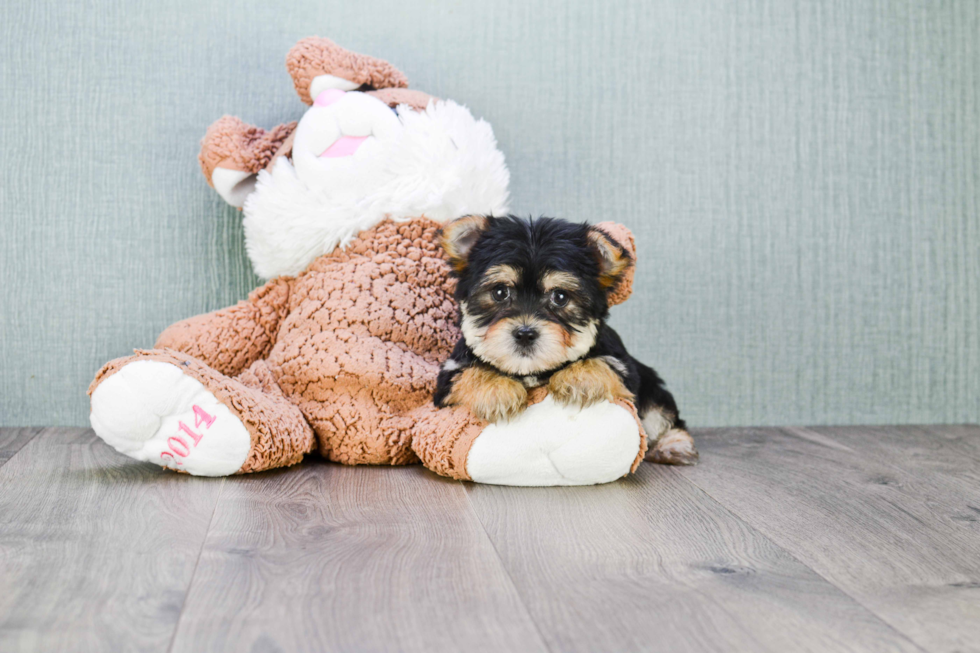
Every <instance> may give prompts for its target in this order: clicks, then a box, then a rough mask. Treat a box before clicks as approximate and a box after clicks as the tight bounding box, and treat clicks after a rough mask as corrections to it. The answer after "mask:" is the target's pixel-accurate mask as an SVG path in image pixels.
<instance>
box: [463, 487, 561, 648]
mask: <svg viewBox="0 0 980 653" xmlns="http://www.w3.org/2000/svg"><path fill="white" fill-rule="evenodd" d="M459 484H460V485H461V486H462V487H463V492H464V493H465V494H466V505H467V506H469V509H470V513H471V514H472V515H473V518H474V519H476V522H477V523H478V524H479V525H480V530H481V531H482V532H483V537H485V538H486V539H487V542H489V543H490V547H491V548H492V549H493V554H494V555H495V556H497V562H499V563H500V568H501V569H503V570H504V574H506V576H507V582H508V583H510V586H511V587H512V588H514V595H515V596H516V597H517V600H518V601H520V602H521V607H522V608H524V612H525V613H526V614H527V618H528V620H530V622H531V624H532V625H533V626H534V632H536V633H537V634H538V639H539V640H541V645H542V646H543V647H544V648H545V649H547V650H549V651H551V650H553V649H552V648H551V647H550V646H548V640H547V639H545V636H544V634H543V633H542V632H541V626H539V625H538V621H537V619H535V618H534V613H533V612H531V609H530V607H528V605H527V602H526V601H525V600H524V597H523V596H522V595H521V591H520V589H519V588H518V587H517V585H516V584H515V583H514V577H513V576H511V575H510V569H508V568H507V563H506V562H504V559H503V558H502V557H501V555H500V551H498V550H497V545H496V544H495V543H494V541H493V538H492V537H490V533H488V532H487V525H486V524H484V523H483V520H482V519H480V513H479V511H478V510H477V509H476V506H474V505H473V500H472V498H471V497H470V493H469V490H468V489H467V488H466V485H467V481H459Z"/></svg>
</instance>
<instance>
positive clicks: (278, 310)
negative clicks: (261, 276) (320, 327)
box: [155, 277, 293, 376]
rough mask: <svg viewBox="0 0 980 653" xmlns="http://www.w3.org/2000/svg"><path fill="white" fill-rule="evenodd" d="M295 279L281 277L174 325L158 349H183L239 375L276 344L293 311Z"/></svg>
mask: <svg viewBox="0 0 980 653" xmlns="http://www.w3.org/2000/svg"><path fill="white" fill-rule="evenodd" d="M292 282H293V279H292V278H291V277H278V278H276V279H273V280H272V281H270V282H269V283H267V284H265V285H264V286H262V287H261V288H258V289H256V290H254V291H252V293H251V294H250V295H249V296H248V299H246V300H243V301H240V302H238V304H236V305H235V306H230V307H228V308H223V309H221V310H217V311H214V312H211V313H206V314H204V315H198V316H195V317H192V318H189V319H186V320H182V321H180V322H177V323H176V324H172V325H170V326H169V327H167V328H166V329H165V330H164V331H163V333H161V334H160V337H159V338H157V342H156V345H155V348H156V349H174V350H177V351H180V352H183V353H185V354H188V355H190V356H193V357H194V358H196V359H198V360H200V361H202V362H203V363H205V364H206V365H208V366H210V367H211V368H213V369H215V370H217V371H218V372H221V373H222V374H226V375H228V376H236V375H238V374H239V373H240V372H241V371H242V370H244V369H246V368H247V367H249V366H250V365H251V364H252V363H254V362H255V361H256V360H259V359H260V358H264V357H265V356H266V355H268V353H269V350H270V349H272V346H273V345H274V344H275V343H276V337H277V335H278V333H279V326H280V324H281V323H282V320H283V319H284V318H285V317H286V315H287V313H288V312H289V292H290V289H291V286H292Z"/></svg>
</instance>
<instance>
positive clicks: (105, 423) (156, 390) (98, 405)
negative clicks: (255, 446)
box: [90, 360, 252, 476]
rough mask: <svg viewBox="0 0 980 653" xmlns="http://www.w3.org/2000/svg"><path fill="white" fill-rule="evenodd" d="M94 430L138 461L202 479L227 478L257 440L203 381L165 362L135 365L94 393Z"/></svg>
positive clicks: (123, 369)
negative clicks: (208, 477)
mask: <svg viewBox="0 0 980 653" xmlns="http://www.w3.org/2000/svg"><path fill="white" fill-rule="evenodd" d="M90 420H91V423H92V428H93V429H94V430H95V432H96V434H97V435H98V436H99V437H101V438H102V439H103V440H105V441H106V443H108V444H109V445H110V446H112V447H113V448H114V449H116V450H117V451H119V452H120V453H123V454H126V455H127V456H129V457H131V458H135V459H136V460H143V461H146V462H153V463H156V464H158V465H162V466H164V467H168V468H170V469H175V470H180V471H184V472H187V473H189V474H194V475H197V476H227V475H228V474H234V473H235V472H237V471H238V470H239V469H241V467H242V465H243V464H244V463H245V458H246V456H248V453H249V449H250V448H251V441H252V439H251V436H250V435H249V432H248V430H246V428H245V426H244V425H243V424H242V422H241V420H239V419H238V416H237V415H235V414H234V413H232V412H231V411H230V410H229V409H228V408H227V407H226V406H225V405H224V404H222V403H221V402H220V401H218V400H217V399H216V398H215V396H214V395H213V394H211V392H209V391H208V389H207V388H205V387H204V385H202V384H201V383H200V382H199V381H197V380H196V379H194V378H191V377H190V376H187V375H186V374H184V373H183V372H182V371H181V370H180V368H178V367H177V366H175V365H171V364H170V363H165V362H161V361H147V360H142V361H134V362H132V363H129V364H128V365H126V366H125V367H123V368H122V369H120V370H119V371H118V372H116V373H115V374H113V375H112V376H109V377H108V378H106V379H105V380H104V381H102V382H101V383H100V384H99V385H98V387H96V388H95V391H94V392H93V393H92V413H91V415H90Z"/></svg>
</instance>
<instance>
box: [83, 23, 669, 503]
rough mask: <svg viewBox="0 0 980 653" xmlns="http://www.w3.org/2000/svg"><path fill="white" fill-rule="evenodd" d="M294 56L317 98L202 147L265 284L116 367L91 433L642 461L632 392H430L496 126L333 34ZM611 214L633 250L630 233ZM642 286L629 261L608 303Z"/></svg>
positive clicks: (215, 447)
mask: <svg viewBox="0 0 980 653" xmlns="http://www.w3.org/2000/svg"><path fill="white" fill-rule="evenodd" d="M286 65H287V69H288V71H289V73H290V75H291V76H292V79H293V82H294V84H295V87H296V91H297V93H298V95H299V97H300V99H301V100H302V101H303V102H305V103H306V104H308V105H310V108H309V109H308V110H307V112H306V113H305V115H304V116H303V117H302V119H301V120H300V121H299V122H298V123H289V124H284V125H280V126H278V127H275V128H273V129H270V130H268V131H266V130H263V129H260V128H258V127H254V126H250V125H247V124H245V123H243V122H242V121H240V120H238V119H237V118H233V117H227V116H226V117H224V118H222V119H220V120H219V121H217V122H216V123H214V124H213V125H212V126H211V127H210V128H209V129H208V131H207V134H206V136H205V137H204V140H203V142H202V149H201V155H200V161H201V166H202V169H203V171H204V175H205V177H206V178H207V180H208V182H209V183H210V184H211V185H212V186H213V187H214V188H215V190H216V191H217V192H218V193H219V194H220V195H221V197H223V198H224V199H225V200H226V201H228V202H229V203H230V204H232V205H234V206H239V207H241V208H242V209H243V214H244V227H245V234H246V246H247V251H248V254H249V258H250V259H251V261H252V264H253V266H254V268H255V270H256V272H257V273H258V274H259V275H260V276H262V277H264V278H267V279H270V281H268V283H266V284H265V285H264V286H262V287H260V288H258V289H256V290H255V291H253V292H252V293H251V294H250V295H249V297H248V299H247V300H245V301H242V302H239V303H238V304H237V305H235V306H232V307H230V308H226V309H222V310H219V311H215V312H213V313H208V314H206V315H200V316H197V317H193V318H190V319H188V320H184V321H182V322H178V323H177V324H174V325H172V326H170V327H169V328H167V329H166V330H165V331H164V332H163V333H162V334H161V335H160V337H159V339H158V340H157V342H156V345H155V346H154V348H153V349H151V350H137V351H136V352H135V353H134V355H132V356H128V357H125V358H120V359H117V360H114V361H111V362H110V363H108V364H106V365H105V366H104V367H103V368H102V369H101V370H100V371H99V372H98V374H97V375H96V378H95V380H94V381H93V382H92V385H91V386H90V388H89V394H90V395H91V404H92V410H91V423H92V427H93V428H94V429H95V432H96V433H97V434H98V435H99V436H100V437H101V438H102V439H104V440H105V441H106V442H107V443H108V444H110V445H111V446H113V447H114V448H116V449H117V450H118V451H120V452H122V453H124V454H126V455H128V456H130V457H132V458H135V459H137V460H142V461H150V462H153V463H156V464H158V465H162V466H164V467H167V468H170V469H174V470H179V471H183V472H187V473H190V474H197V475H205V476H222V475H229V474H236V473H246V472H257V471H262V470H267V469H272V468H275V467H283V466H287V465H292V464H295V463H297V462H299V461H300V460H302V459H303V457H304V456H306V455H307V454H310V453H312V452H318V453H319V454H320V455H321V456H323V457H325V458H327V459H329V460H332V461H336V462H339V463H345V464H351V465H357V464H375V465H402V464H410V463H417V462H421V463H422V464H424V465H425V466H426V467H428V468H429V469H430V470H432V471H434V472H436V473H437V474H441V475H444V476H448V477H452V478H456V479H465V480H472V481H477V482H483V483H496V484H505V485H583V484H595V483H605V482H609V481H612V480H615V479H617V478H620V477H622V476H624V475H625V474H628V473H629V472H630V471H631V470H635V468H636V466H637V465H638V464H639V463H640V461H641V460H642V459H643V456H644V453H645V451H646V448H647V435H646V434H645V433H644V431H643V427H642V425H641V424H640V423H639V421H638V420H637V418H636V411H635V410H634V408H633V406H632V405H631V404H630V403H629V402H626V401H618V402H616V403H610V402H603V403H600V404H596V405H593V406H591V407H589V408H586V409H584V410H579V409H578V408H572V407H566V406H563V405H560V404H557V403H555V402H554V401H552V399H551V398H550V397H548V396H547V391H546V389H544V388H540V389H538V390H536V391H534V392H532V393H530V396H529V408H528V409H527V410H526V411H524V412H523V413H522V414H521V415H520V416H519V417H517V418H515V419H513V420H511V421H509V422H499V423H495V424H487V423H486V422H482V421H480V420H478V419H477V418H475V417H474V416H473V415H471V414H470V413H469V412H468V411H467V410H466V409H465V408H461V407H456V408H445V409H437V408H435V406H434V405H433V402H432V393H433V391H434V389H435V380H436V375H437V374H438V371H439V366H440V364H441V363H442V361H444V360H445V359H446V358H447V356H448V355H449V352H450V350H451V349H452V346H453V344H454V343H455V341H456V339H457V337H458V329H457V326H456V319H457V315H456V307H455V306H454V304H453V301H452V289H453V286H452V284H453V281H452V280H451V279H450V278H449V274H448V272H449V268H448V265H447V263H446V261H445V257H444V254H443V252H442V251H441V250H440V247H439V245H438V238H437V232H438V230H439V228H440V225H441V224H442V223H444V222H446V221H448V220H451V219H453V218H456V217H459V216H462V215H466V214H484V215H485V214H498V215H499V214H502V213H505V212H506V211H507V197H508V190H507V185H508V182H509V175H508V172H507V168H506V166H505V164H504V157H503V155H502V154H501V153H500V151H499V150H498V149H497V146H496V141H495V139H494V136H493V131H492V129H491V128H490V125H489V124H487V123H486V122H484V121H482V120H477V119H475V118H473V116H472V115H471V114H470V112H469V111H468V110H467V109H466V108H465V107H463V106H461V105H459V104H456V103H455V102H452V101H451V100H439V99H437V98H434V97H431V96H429V95H426V94H424V93H421V92H419V91H414V90H409V89H408V82H407V80H406V78H405V76H404V75H403V74H402V73H401V72H399V71H398V70H397V69H395V68H394V67H393V66H391V65H390V64H388V63H387V62H384V61H381V60H378V59H374V58H371V57H367V56H363V55H358V54H355V53H352V52H349V51H347V50H345V49H343V48H341V47H339V46H337V45H336V44H334V43H333V42H331V41H329V40H327V39H322V38H309V39H304V40H302V41H300V42H299V43H297V44H296V46H294V47H293V48H292V50H290V52H289V55H288V57H287V59H286ZM602 226H603V228H604V229H605V230H606V231H607V233H609V234H610V235H612V236H613V237H615V238H616V239H617V240H619V242H620V243H622V244H623V245H625V246H626V247H627V248H628V249H630V253H631V254H632V253H634V252H633V240H632V236H631V234H630V233H629V231H628V230H627V229H626V228H625V227H622V226H619V225H615V224H612V223H605V224H603V225H602ZM634 260H635V259H634ZM631 285H632V274H627V275H626V277H625V278H624V280H623V281H622V282H621V283H620V286H619V287H617V288H616V289H615V290H614V292H613V294H612V297H611V300H612V301H611V302H610V303H611V304H614V303H619V302H621V301H624V300H625V299H626V298H627V297H628V296H629V293H630V289H631ZM652 435H654V436H658V435H660V434H652Z"/></svg>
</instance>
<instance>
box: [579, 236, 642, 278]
mask: <svg viewBox="0 0 980 653" xmlns="http://www.w3.org/2000/svg"><path fill="white" fill-rule="evenodd" d="M588 238H589V247H591V248H592V253H593V254H594V255H595V258H596V261H597V262H598V263H599V283H600V284H602V287H603V288H605V289H607V290H609V289H611V288H614V287H615V286H616V284H617V283H618V282H619V280H620V278H622V276H623V273H624V272H626V270H627V269H628V268H629V266H630V264H631V263H632V262H633V259H632V258H630V255H629V253H628V252H627V251H626V248H625V247H623V246H622V245H620V244H619V243H618V242H617V241H616V240H615V239H614V238H613V237H612V236H610V235H609V234H607V233H606V232H605V231H603V230H602V229H599V228H598V227H589V235H588Z"/></svg>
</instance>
